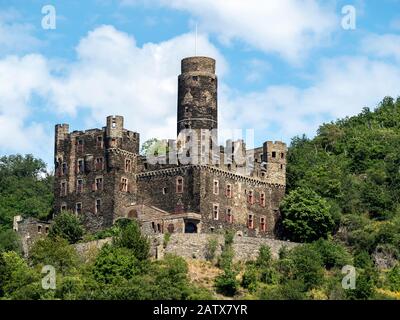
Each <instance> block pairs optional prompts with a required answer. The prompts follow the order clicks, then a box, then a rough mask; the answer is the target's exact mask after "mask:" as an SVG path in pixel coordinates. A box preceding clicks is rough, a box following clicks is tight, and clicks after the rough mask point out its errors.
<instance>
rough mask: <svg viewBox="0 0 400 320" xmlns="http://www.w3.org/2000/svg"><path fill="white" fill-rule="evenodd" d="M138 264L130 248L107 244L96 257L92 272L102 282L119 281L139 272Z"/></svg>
mask: <svg viewBox="0 0 400 320" xmlns="http://www.w3.org/2000/svg"><path fill="white" fill-rule="evenodd" d="M136 264H137V259H136V258H135V256H134V255H133V253H132V251H130V250H129V249H127V248H118V247H112V246H110V245H105V246H104V247H103V248H102V249H101V250H100V252H99V254H98V256H97V257H96V261H95V263H94V266H93V270H92V273H93V276H94V278H95V279H96V280H97V281H99V282H101V283H105V284H107V283H113V282H119V281H121V280H122V279H131V278H132V277H133V276H134V275H135V274H137V273H138V270H137V269H138V268H137V265H136Z"/></svg>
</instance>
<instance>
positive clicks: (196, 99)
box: [177, 57, 218, 152]
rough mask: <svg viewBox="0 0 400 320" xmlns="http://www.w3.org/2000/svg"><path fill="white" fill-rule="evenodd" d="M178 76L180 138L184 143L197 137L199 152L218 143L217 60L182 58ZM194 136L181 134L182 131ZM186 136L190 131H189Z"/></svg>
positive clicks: (178, 126)
mask: <svg viewBox="0 0 400 320" xmlns="http://www.w3.org/2000/svg"><path fill="white" fill-rule="evenodd" d="M181 72H182V73H181V74H180V75H179V78H178V123H177V133H178V137H180V139H181V140H184V141H183V142H185V141H186V142H187V141H190V140H191V139H193V138H192V137H195V138H196V139H197V145H198V146H199V150H198V151H199V152H202V150H203V151H204V149H205V147H207V149H208V147H209V146H211V145H212V143H211V141H212V140H213V141H214V144H217V133H216V130H214V131H212V132H211V130H213V129H217V128H218V109H217V76H216V75H215V60H214V59H212V58H208V57H190V58H185V59H183V60H182V63H181ZM188 130H190V131H191V132H192V135H191V137H190V138H189V137H181V136H182V132H187V131H188ZM185 135H186V133H185Z"/></svg>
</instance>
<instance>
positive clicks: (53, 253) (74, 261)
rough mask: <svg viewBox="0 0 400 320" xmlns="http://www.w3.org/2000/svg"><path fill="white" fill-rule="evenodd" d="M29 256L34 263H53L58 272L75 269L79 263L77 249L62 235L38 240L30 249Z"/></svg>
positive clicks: (67, 271) (42, 264)
mask: <svg viewBox="0 0 400 320" xmlns="http://www.w3.org/2000/svg"><path fill="white" fill-rule="evenodd" d="M29 258H30V260H31V262H32V263H33V264H34V265H39V266H44V265H52V266H53V267H55V268H56V271H57V272H61V273H63V274H66V273H70V272H72V271H74V270H75V269H76V268H77V267H78V263H79V259H78V256H77V253H76V251H75V249H74V248H73V247H71V246H70V245H69V243H68V241H67V240H66V239H64V238H60V237H56V238H51V237H46V238H43V239H39V240H37V241H36V242H35V244H34V245H33V246H32V248H31V250H30V256H29Z"/></svg>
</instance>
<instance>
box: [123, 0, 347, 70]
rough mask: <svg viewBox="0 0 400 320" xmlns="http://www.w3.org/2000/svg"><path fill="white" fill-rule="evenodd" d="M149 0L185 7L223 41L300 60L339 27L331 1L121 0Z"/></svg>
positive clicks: (132, 1) (130, 1) (126, 1)
mask: <svg viewBox="0 0 400 320" xmlns="http://www.w3.org/2000/svg"><path fill="white" fill-rule="evenodd" d="M121 1H122V4H124V5H129V4H131V5H137V4H143V3H147V4H149V2H151V3H154V4H160V5H163V6H167V7H170V8H174V9H178V10H184V11H187V12H189V13H191V14H192V16H193V17H194V18H195V19H196V20H198V21H199V30H201V31H203V32H207V33H208V32H210V33H213V34H216V35H217V36H218V37H219V39H220V40H221V41H222V42H224V43H229V42H231V41H232V40H239V41H241V42H244V43H246V44H247V45H250V46H251V47H253V48H256V49H259V50H262V51H264V52H272V53H277V54H279V55H281V56H282V57H284V58H285V59H288V60H289V61H291V62H294V63H299V62H300V61H301V60H302V59H303V58H304V57H306V56H307V54H308V52H309V51H310V50H311V49H312V48H314V47H320V46H321V45H323V44H324V43H326V42H327V41H329V36H330V34H331V33H332V32H333V31H334V30H335V29H337V28H338V27H339V26H340V21H339V20H338V19H337V17H336V16H335V7H334V3H333V2H332V1H328V2H327V1H325V2H322V1H317V0H305V1H298V0H268V1H266V0H247V1H243V0H229V1H215V0H202V1H198V0H150V1H140V0H121Z"/></svg>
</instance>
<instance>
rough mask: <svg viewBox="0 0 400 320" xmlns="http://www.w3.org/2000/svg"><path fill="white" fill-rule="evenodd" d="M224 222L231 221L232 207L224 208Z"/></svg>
mask: <svg viewBox="0 0 400 320" xmlns="http://www.w3.org/2000/svg"><path fill="white" fill-rule="evenodd" d="M225 220H226V222H228V223H233V214H232V209H231V208H227V209H226V219H225Z"/></svg>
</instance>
